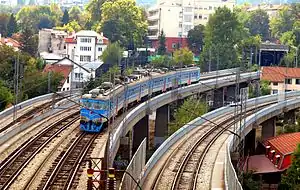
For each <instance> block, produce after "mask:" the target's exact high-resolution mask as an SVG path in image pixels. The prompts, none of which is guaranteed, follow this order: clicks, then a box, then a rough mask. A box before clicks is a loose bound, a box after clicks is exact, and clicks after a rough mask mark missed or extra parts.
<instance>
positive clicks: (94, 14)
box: [85, 0, 106, 25]
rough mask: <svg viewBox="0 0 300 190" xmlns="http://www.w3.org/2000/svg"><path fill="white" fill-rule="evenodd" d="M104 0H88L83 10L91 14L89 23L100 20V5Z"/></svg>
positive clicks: (92, 23) (93, 23)
mask: <svg viewBox="0 0 300 190" xmlns="http://www.w3.org/2000/svg"><path fill="white" fill-rule="evenodd" d="M105 1H106V0H92V1H90V2H89V3H88V4H87V6H86V8H85V10H86V12H88V13H89V14H90V15H91V25H95V24H96V23H98V22H100V20H101V7H102V4H103V3H104V2H105Z"/></svg>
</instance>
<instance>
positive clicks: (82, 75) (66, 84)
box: [44, 57, 95, 91]
mask: <svg viewBox="0 0 300 190" xmlns="http://www.w3.org/2000/svg"><path fill="white" fill-rule="evenodd" d="M70 69H71V70H70ZM49 71H53V72H59V73H62V74H63V76H64V80H62V81H61V84H62V85H61V86H60V87H59V89H60V90H61V91H67V90H70V89H71V87H72V89H75V88H82V87H83V85H84V83H86V82H88V81H89V80H90V79H91V78H95V70H93V69H91V70H89V69H88V68H86V67H85V66H82V65H79V64H77V63H76V62H74V61H72V60H70V59H69V58H67V57H65V58H63V59H61V60H59V61H57V62H55V63H52V64H47V65H46V67H45V69H44V72H49Z"/></svg>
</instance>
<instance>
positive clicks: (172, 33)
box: [148, 0, 235, 51]
mask: <svg viewBox="0 0 300 190" xmlns="http://www.w3.org/2000/svg"><path fill="white" fill-rule="evenodd" d="M234 5H235V0H184V1H183V0H171V1H170V0H159V1H158V2H157V4H156V5H155V6H153V7H150V8H149V9H148V24H149V26H148V34H149V36H148V38H149V40H150V41H152V46H153V47H157V46H158V42H157V41H158V36H159V33H160V31H162V30H163V31H164V33H165V35H166V47H167V50H168V51H173V50H175V49H177V48H178V45H179V46H180V47H184V46H186V45H187V35H188V31H189V30H191V29H192V28H193V27H194V26H195V25H198V24H203V25H205V24H206V23H207V21H208V18H209V16H210V15H211V14H213V13H214V11H215V10H216V9H217V7H223V6H227V7H229V8H230V9H233V7H234Z"/></svg>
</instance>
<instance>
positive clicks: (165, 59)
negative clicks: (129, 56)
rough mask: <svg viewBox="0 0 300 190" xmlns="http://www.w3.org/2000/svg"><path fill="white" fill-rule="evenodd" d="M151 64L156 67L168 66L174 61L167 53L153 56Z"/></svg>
mask: <svg viewBox="0 0 300 190" xmlns="http://www.w3.org/2000/svg"><path fill="white" fill-rule="evenodd" d="M151 65H152V66H154V67H156V68H158V67H164V68H169V67H170V66H172V65H174V61H173V59H172V58H171V57H169V56H167V55H163V56H158V57H155V58H154V59H153V60H152V61H151Z"/></svg>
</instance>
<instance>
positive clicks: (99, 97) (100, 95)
mask: <svg viewBox="0 0 300 190" xmlns="http://www.w3.org/2000/svg"><path fill="white" fill-rule="evenodd" d="M199 69H200V68H199V67H187V68H182V69H177V70H175V71H170V72H166V73H158V72H150V73H149V76H142V75H137V74H134V75H135V76H140V77H141V78H140V79H138V80H134V81H131V82H130V83H127V84H117V85H115V87H114V88H113V89H109V90H107V91H105V92H102V93H101V92H100V91H101V89H100V87H97V88H95V89H93V90H91V91H90V92H93V91H94V92H95V93H96V94H97V95H96V96H95V95H93V93H89V94H84V95H82V98H86V99H95V100H109V99H110V98H111V96H114V95H115V94H119V93H121V92H122V91H124V89H125V87H127V88H129V87H131V86H134V85H136V84H138V83H143V82H145V81H148V80H149V79H155V78H159V77H162V76H168V75H172V74H175V73H178V72H180V71H192V70H199ZM97 92H98V93H97Z"/></svg>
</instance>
